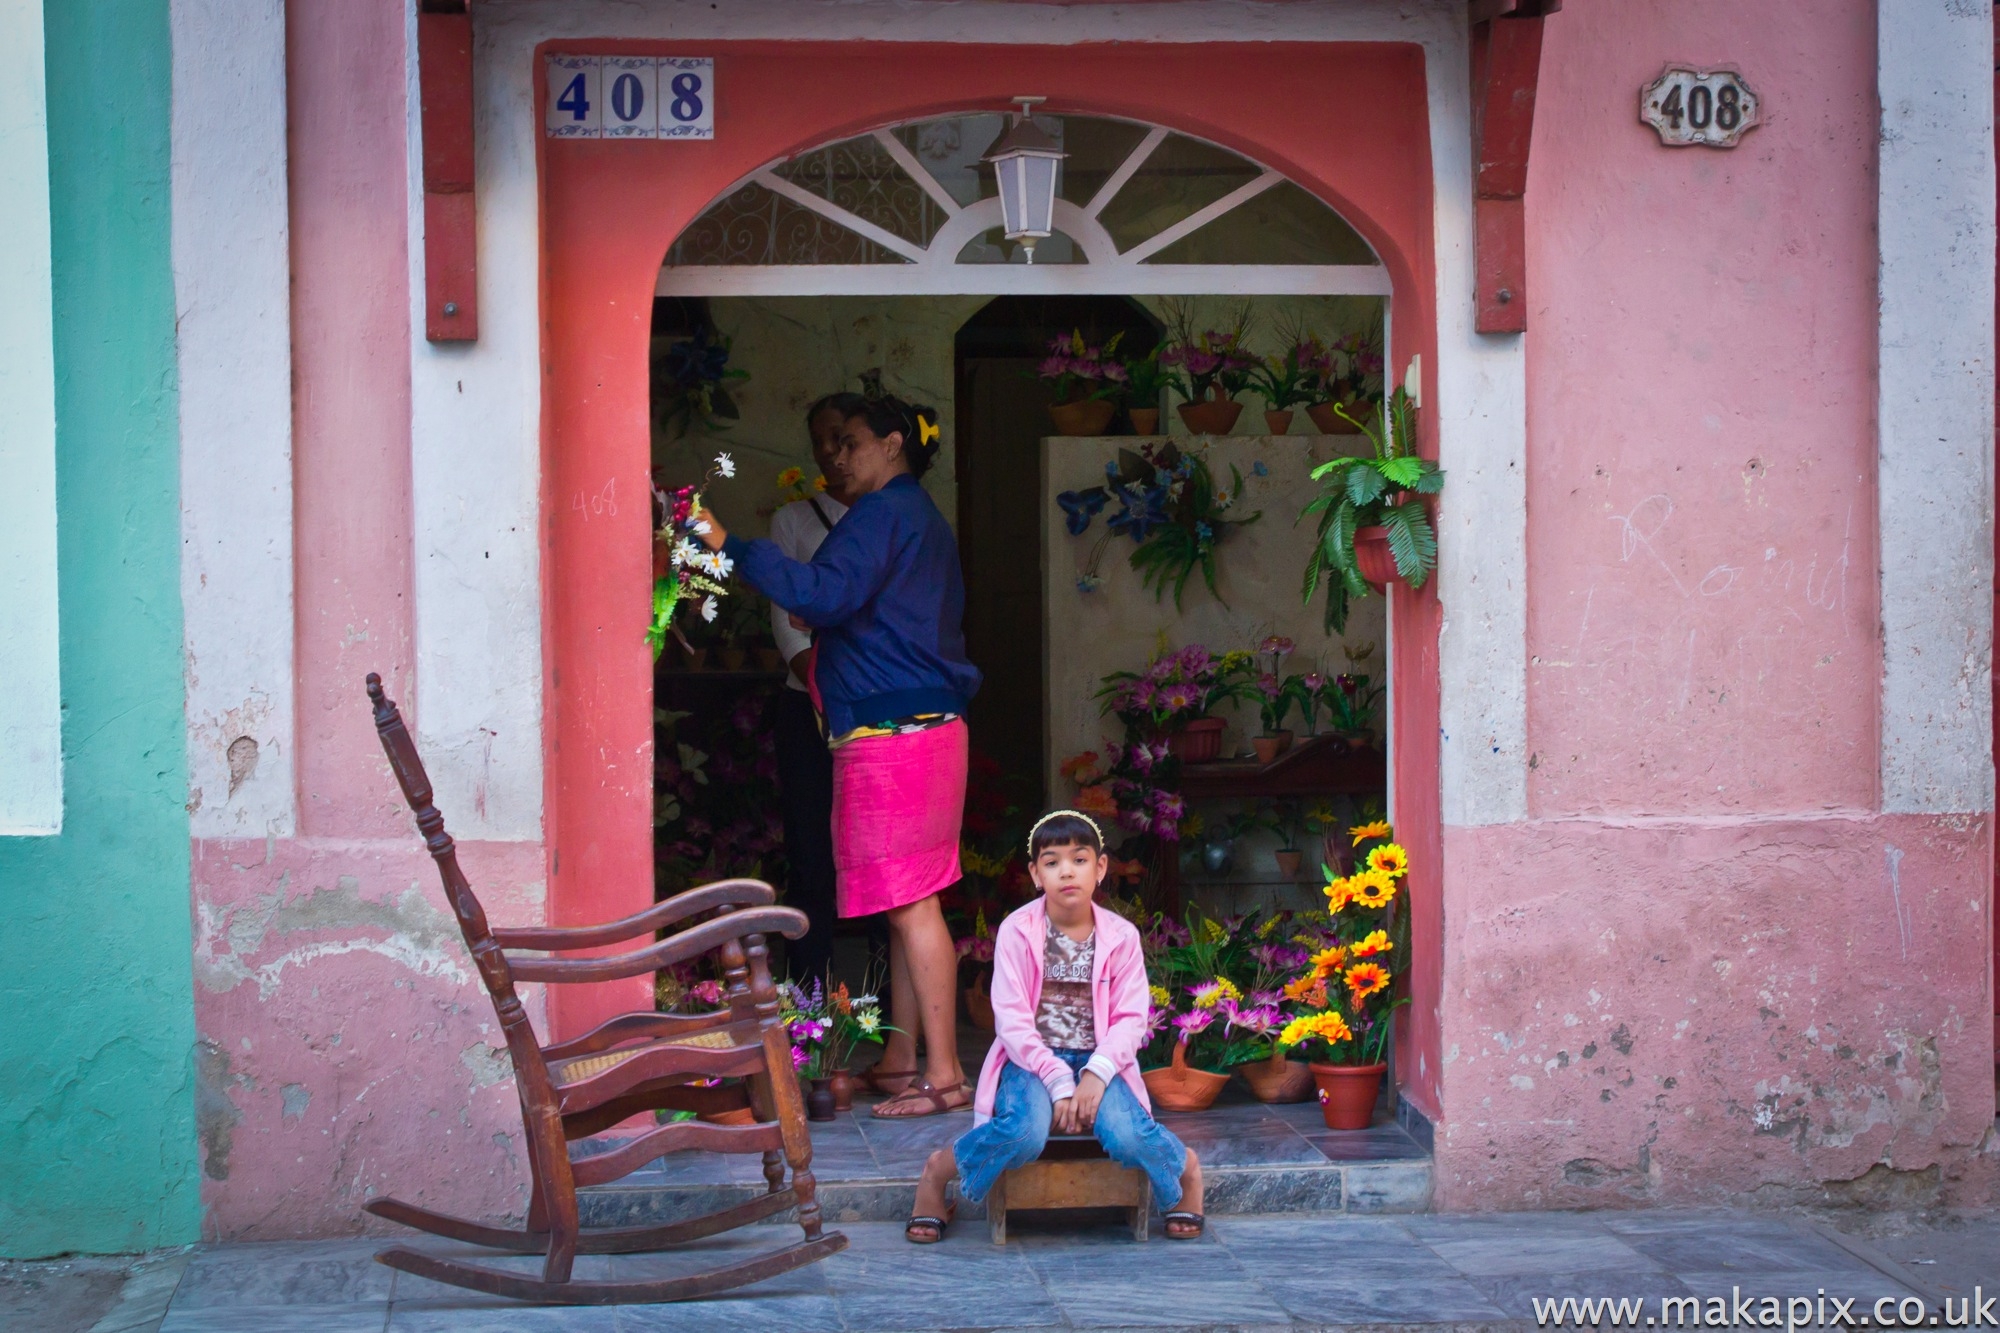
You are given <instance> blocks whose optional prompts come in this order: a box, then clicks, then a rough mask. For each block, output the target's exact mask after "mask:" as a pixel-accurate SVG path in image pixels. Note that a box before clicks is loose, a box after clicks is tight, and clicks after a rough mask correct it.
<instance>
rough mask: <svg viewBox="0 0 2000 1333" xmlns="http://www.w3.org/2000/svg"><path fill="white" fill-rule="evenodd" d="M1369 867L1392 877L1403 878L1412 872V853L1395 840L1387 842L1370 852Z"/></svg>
mask: <svg viewBox="0 0 2000 1333" xmlns="http://www.w3.org/2000/svg"><path fill="white" fill-rule="evenodd" d="M1368 868H1369V869H1370V870H1379V871H1381V872H1382V873H1383V874H1385V875H1387V876H1388V877H1389V878H1390V879H1401V878H1402V877H1403V876H1405V875H1407V874H1409V873H1410V854H1409V853H1408V852H1406V851H1404V850H1403V849H1402V848H1401V847H1399V846H1397V845H1396V844H1395V843H1393V842H1385V843H1383V844H1382V845H1381V846H1380V847H1377V848H1376V849H1375V850H1374V851H1372V852H1370V853H1368Z"/></svg>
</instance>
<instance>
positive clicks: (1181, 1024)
mask: <svg viewBox="0 0 2000 1333" xmlns="http://www.w3.org/2000/svg"><path fill="white" fill-rule="evenodd" d="M1214 1021H1215V1015H1214V1014H1212V1013H1210V1012H1209V1011H1208V1010H1206V1009H1192V1010H1189V1011H1188V1012H1187V1013H1185V1014H1175V1015H1174V1027H1175V1028H1176V1029H1177V1030H1178V1031H1179V1032H1180V1034H1181V1040H1182V1041H1192V1040H1193V1039H1194V1038H1195V1037H1197V1036H1199V1035H1200V1034H1201V1033H1203V1032H1205V1031H1207V1030H1208V1025H1209V1024H1210V1023H1213V1022H1214Z"/></svg>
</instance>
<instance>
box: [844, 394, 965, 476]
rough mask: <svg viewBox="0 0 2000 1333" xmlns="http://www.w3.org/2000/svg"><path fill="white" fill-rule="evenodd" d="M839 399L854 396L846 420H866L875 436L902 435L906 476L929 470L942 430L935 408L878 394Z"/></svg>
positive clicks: (919, 474)
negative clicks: (875, 395) (907, 473)
mask: <svg viewBox="0 0 2000 1333" xmlns="http://www.w3.org/2000/svg"><path fill="white" fill-rule="evenodd" d="M840 396H841V397H843V398H854V399H856V400H857V403H858V405H857V406H855V407H853V408H850V409H848V410H847V419H848V420H849V421H852V420H854V419H855V418H856V417H860V418H861V419H862V420H863V421H865V422H867V423H868V429H869V430H871V431H873V432H874V433H875V435H876V437H877V438H878V439H885V440H886V439H888V438H889V437H890V436H891V435H896V434H900V435H902V437H903V461H904V462H906V463H908V464H909V465H910V475H911V476H913V477H921V476H923V475H924V473H926V472H928V471H930V466H931V463H932V462H934V461H935V460H936V458H937V455H938V448H939V447H940V446H941V445H942V444H943V442H944V439H943V433H942V431H941V429H940V428H939V425H938V412H937V409H936V408H935V407H927V406H925V405H924V404H922V403H906V402H904V401H903V400H902V399H900V398H889V397H886V396H885V397H882V398H876V399H872V400H871V399H866V398H860V397H859V396H858V395H856V394H842V395H840Z"/></svg>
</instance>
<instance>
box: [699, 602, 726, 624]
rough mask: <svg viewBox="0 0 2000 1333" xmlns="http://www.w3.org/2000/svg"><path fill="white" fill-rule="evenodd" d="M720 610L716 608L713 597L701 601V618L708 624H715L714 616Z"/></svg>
mask: <svg viewBox="0 0 2000 1333" xmlns="http://www.w3.org/2000/svg"><path fill="white" fill-rule="evenodd" d="M720 609H721V608H719V607H717V606H716V604H715V599H714V598H713V597H704V598H702V599H701V618H702V619H703V620H706V621H708V622H709V623H710V624H713V623H714V622H715V614H716V612H717V611H718V610H720Z"/></svg>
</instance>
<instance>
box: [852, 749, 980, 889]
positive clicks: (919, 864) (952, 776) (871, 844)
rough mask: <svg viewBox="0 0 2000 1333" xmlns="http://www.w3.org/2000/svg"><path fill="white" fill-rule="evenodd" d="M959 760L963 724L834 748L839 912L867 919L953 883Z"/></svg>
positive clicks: (960, 796)
mask: <svg viewBox="0 0 2000 1333" xmlns="http://www.w3.org/2000/svg"><path fill="white" fill-rule="evenodd" d="M965 758H966V736H965V723H964V722H963V721H953V722H947V723H946V724H945V725H943V726H941V727H932V728H930V729H929V730H927V731H913V732H909V733H907V734H905V735H901V736H866V737H862V738H860V739H858V740H852V741H849V742H848V743H847V744H845V745H843V746H841V747H840V748H839V749H837V750H835V751H834V752H833V863H834V868H835V870H836V872H837V876H838V877H837V880H836V886H837V893H838V900H839V908H840V915H842V916H872V915H874V914H875V913H876V912H886V911H888V910H889V909H890V908H892V907H902V906H904V905H905V904H908V903H914V902H919V901H921V900H923V899H925V898H928V897H930V896H931V895H932V894H934V893H937V892H939V891H941V890H943V889H946V888H949V887H950V886H951V885H952V884H955V883H957V882H958V878H959V868H958V832H959V824H960V822H961V821H962V820H963V818H964V816H965Z"/></svg>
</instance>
